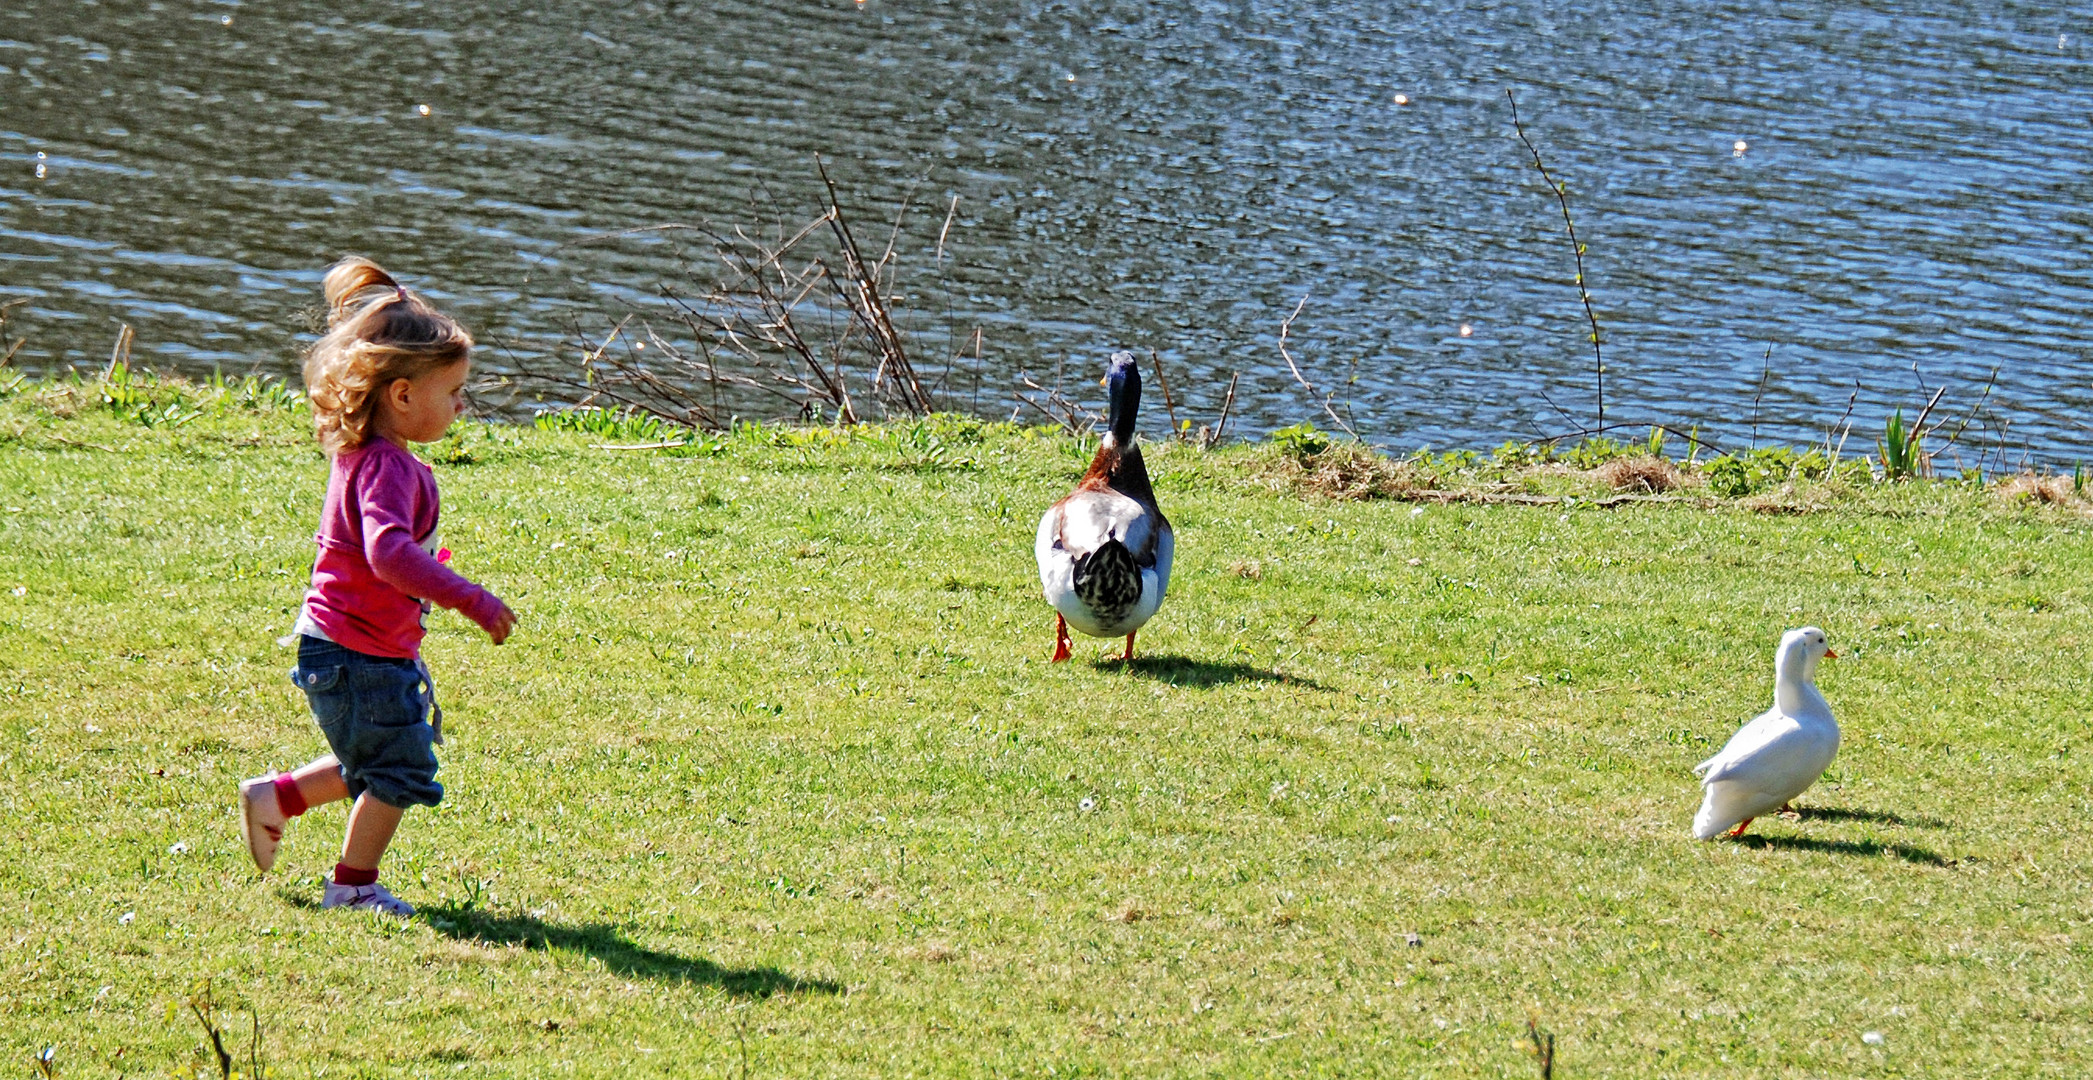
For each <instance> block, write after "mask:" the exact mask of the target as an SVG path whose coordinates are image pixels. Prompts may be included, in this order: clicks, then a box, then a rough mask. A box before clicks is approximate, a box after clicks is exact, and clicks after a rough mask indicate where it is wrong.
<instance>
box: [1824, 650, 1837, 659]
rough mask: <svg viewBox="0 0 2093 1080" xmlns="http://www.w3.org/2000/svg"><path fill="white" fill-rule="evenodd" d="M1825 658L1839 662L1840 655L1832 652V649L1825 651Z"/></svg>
mask: <svg viewBox="0 0 2093 1080" xmlns="http://www.w3.org/2000/svg"><path fill="white" fill-rule="evenodd" d="M1824 658H1825V659H1826V660H1837V659H1838V658H1839V654H1838V653H1835V652H1832V651H1831V650H1830V649H1826V650H1824Z"/></svg>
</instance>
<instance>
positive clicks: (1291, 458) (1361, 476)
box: [1266, 443, 1438, 501]
mask: <svg viewBox="0 0 2093 1080" xmlns="http://www.w3.org/2000/svg"><path fill="white" fill-rule="evenodd" d="M1267 460H1268V464H1267V468H1266V475H1267V476H1268V477H1270V479H1271V480H1273V481H1274V482H1275V483H1274V485H1273V486H1275V487H1283V488H1291V489H1293V490H1295V491H1302V492H1309V493H1312V494H1316V495H1321V496H1324V497H1326V498H1331V499H1345V500H1352V501H1358V500H1365V499H1399V498H1402V497H1404V496H1406V495H1415V494H1417V493H1418V492H1424V491H1432V490H1436V489H1437V487H1438V481H1437V479H1436V478H1435V477H1433V476H1431V475H1430V474H1428V473H1425V472H1423V471H1421V470H1419V469H1417V468H1415V467H1413V466H1411V465H1410V464H1408V463H1407V462H1401V461H1394V460H1391V459H1390V458H1389V457H1388V456H1387V455H1385V454H1380V453H1377V452H1375V451H1374V450H1373V449H1371V448H1369V447H1366V446H1360V445H1357V444H1352V443H1338V444H1335V445H1332V446H1330V447H1328V448H1326V449H1324V450H1321V451H1319V452H1317V453H1313V454H1284V455H1277V456H1274V457H1272V458H1269V459H1267Z"/></svg>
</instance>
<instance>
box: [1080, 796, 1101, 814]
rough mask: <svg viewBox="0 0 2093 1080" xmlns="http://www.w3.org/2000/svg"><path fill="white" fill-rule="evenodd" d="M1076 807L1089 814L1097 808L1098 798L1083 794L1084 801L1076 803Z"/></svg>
mask: <svg viewBox="0 0 2093 1080" xmlns="http://www.w3.org/2000/svg"><path fill="white" fill-rule="evenodd" d="M1076 809H1077V810H1080V811H1082V812H1083V813H1086V814H1087V813H1089V812H1091V811H1092V810H1095V809H1097V800H1096V799H1093V798H1091V797H1090V796H1088V795H1085V796H1083V801H1082V802H1079V803H1077V804H1076Z"/></svg>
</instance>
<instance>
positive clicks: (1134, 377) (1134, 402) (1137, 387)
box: [1105, 352, 1141, 446]
mask: <svg viewBox="0 0 2093 1080" xmlns="http://www.w3.org/2000/svg"><path fill="white" fill-rule="evenodd" d="M1105 401H1106V402H1107V408H1106V413H1105V426H1106V427H1108V428H1110V429H1111V431H1112V436H1113V438H1115V439H1117V440H1118V441H1119V444H1120V445H1122V446H1125V445H1128V444H1131V443H1132V442H1133V441H1134V418H1135V417H1136V416H1137V415H1139V413H1140V412H1141V366H1140V364H1138V363H1137V362H1135V360H1134V354H1133V353H1130V352H1116V353H1113V354H1112V359H1111V360H1110V361H1109V362H1108V363H1107V364H1106V365H1105Z"/></svg>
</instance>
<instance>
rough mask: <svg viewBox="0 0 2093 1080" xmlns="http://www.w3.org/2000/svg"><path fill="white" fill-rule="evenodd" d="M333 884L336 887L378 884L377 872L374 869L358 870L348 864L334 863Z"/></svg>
mask: <svg viewBox="0 0 2093 1080" xmlns="http://www.w3.org/2000/svg"><path fill="white" fill-rule="evenodd" d="M334 883H335V884H336V885H376V884H377V883H378V870H377V868H376V867H373V868H371V869H369V870H358V869H357V868H355V867H353V866H350V865H349V864H348V863H335V864H334Z"/></svg>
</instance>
